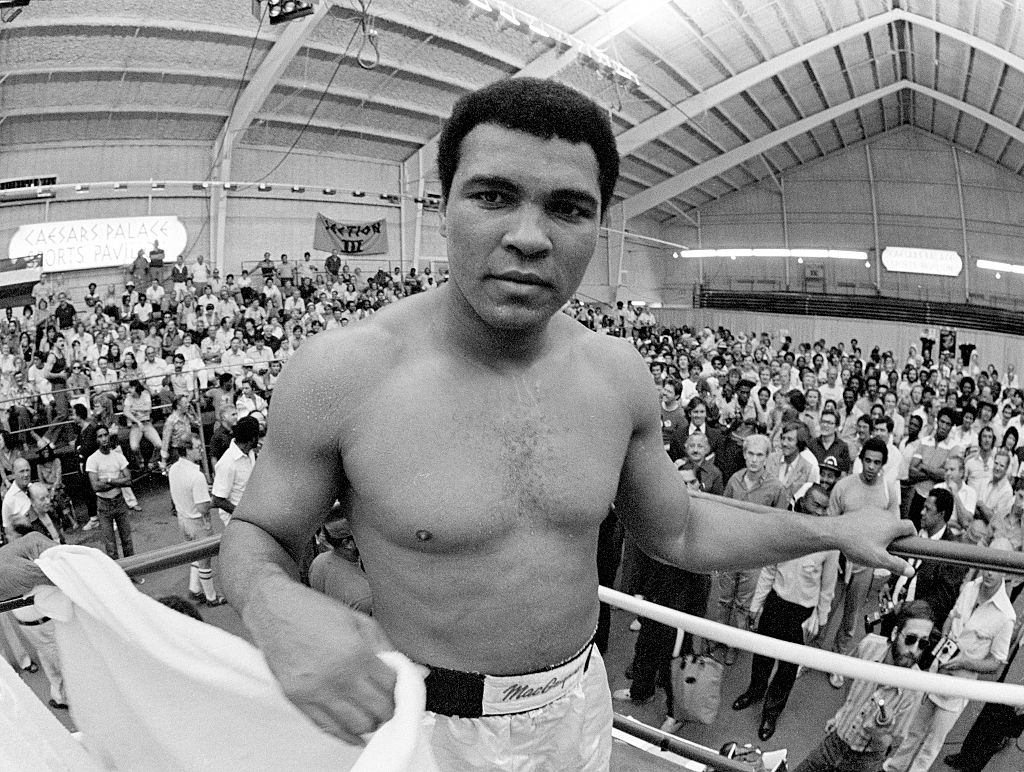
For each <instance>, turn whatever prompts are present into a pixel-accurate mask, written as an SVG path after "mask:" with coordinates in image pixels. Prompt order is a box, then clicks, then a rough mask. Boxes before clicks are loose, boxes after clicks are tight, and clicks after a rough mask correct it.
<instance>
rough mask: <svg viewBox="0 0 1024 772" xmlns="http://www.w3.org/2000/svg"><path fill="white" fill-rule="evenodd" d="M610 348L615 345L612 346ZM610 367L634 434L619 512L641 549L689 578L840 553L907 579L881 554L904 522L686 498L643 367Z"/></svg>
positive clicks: (625, 353) (630, 356)
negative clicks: (693, 573)
mask: <svg viewBox="0 0 1024 772" xmlns="http://www.w3.org/2000/svg"><path fill="white" fill-rule="evenodd" d="M612 345H615V342H612ZM618 349H619V350H618V351H617V352H615V353H614V354H613V357H615V358H616V362H615V363H614V364H612V367H614V368H615V370H616V372H618V373H619V377H620V378H622V380H623V382H622V384H621V385H620V388H622V389H623V394H624V399H626V400H627V409H629V410H630V411H631V413H632V415H633V434H632V437H631V438H630V441H629V447H628V449H627V452H626V458H625V462H624V464H623V467H622V473H621V475H620V478H619V489H618V494H617V496H616V511H617V512H618V513H619V516H620V517H621V518H622V519H623V521H624V522H625V524H626V527H627V528H628V529H629V531H630V533H631V534H632V535H633V536H634V537H635V538H636V539H637V540H638V543H639V545H640V547H641V548H642V549H643V550H644V551H645V552H647V553H648V554H650V555H651V556H652V557H655V558H657V559H660V560H664V561H665V562H669V563H673V564H676V565H679V566H682V567H683V568H686V569H688V570H690V571H696V572H703V573H707V572H710V571H712V570H722V569H727V570H728V569H741V568H754V567H758V566H766V565H771V564H774V563H780V562H782V561H784V560H791V559H793V558H795V557H798V556H800V555H805V554H808V553H811V552H819V551H822V550H829V549H840V550H842V551H843V552H845V553H846V554H847V556H849V557H850V558H851V559H852V560H854V561H856V562H857V563H861V564H864V565H871V566H880V567H884V568H887V569H889V570H890V571H893V572H895V573H900V574H902V573H905V572H906V573H910V572H911V569H910V566H909V564H908V563H907V562H906V561H905V560H902V559H901V558H897V557H895V556H893V555H890V554H889V553H888V552H886V547H887V546H888V545H889V543H890V542H891V541H892V540H893V539H896V538H898V537H900V536H910V535H912V534H913V533H914V527H913V525H911V524H910V523H909V521H896V522H894V521H893V518H892V517H891V515H888V514H886V513H883V512H881V511H870V510H861V511H860V512H858V513H857V514H856V516H854V517H849V516H844V517H837V518H824V517H806V516H804V515H799V514H796V513H793V512H787V511H785V510H780V509H770V508H768V507H761V506H757V505H755V504H749V503H746V502H739V501H732V500H729V499H722V498H718V497H715V496H708V495H707V494H691V493H688V491H687V489H686V486H685V484H684V483H683V481H682V477H681V476H680V475H679V473H678V472H677V471H676V469H675V466H674V465H673V464H672V462H671V460H670V459H669V457H668V455H667V454H666V453H665V450H664V446H663V445H662V442H661V422H660V420H659V419H660V413H659V408H658V399H657V393H656V391H655V389H654V388H653V387H652V386H651V384H650V378H649V376H648V375H647V373H646V368H644V367H643V363H642V361H640V359H639V356H638V355H636V353H635V352H632V351H629V350H626V348H625V347H618Z"/></svg>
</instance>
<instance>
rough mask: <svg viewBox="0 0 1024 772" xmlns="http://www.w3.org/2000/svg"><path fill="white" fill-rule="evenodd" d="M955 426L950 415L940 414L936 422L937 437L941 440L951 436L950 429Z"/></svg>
mask: <svg viewBox="0 0 1024 772" xmlns="http://www.w3.org/2000/svg"><path fill="white" fill-rule="evenodd" d="M952 428H953V419H952V418H950V417H949V416H948V415H942V416H939V417H938V419H937V420H936V422H935V439H936V440H938V441H939V442H941V441H942V440H944V439H946V437H948V436H949V430H950V429H952Z"/></svg>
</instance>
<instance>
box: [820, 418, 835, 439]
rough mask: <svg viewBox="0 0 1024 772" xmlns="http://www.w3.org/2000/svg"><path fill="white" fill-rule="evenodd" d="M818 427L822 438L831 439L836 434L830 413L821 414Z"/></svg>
mask: <svg viewBox="0 0 1024 772" xmlns="http://www.w3.org/2000/svg"><path fill="white" fill-rule="evenodd" d="M818 426H819V427H820V428H821V436H822V437H832V436H833V435H834V434H835V433H836V419H835V416H834V415H832V414H831V413H823V414H822V416H821V420H820V421H819V422H818Z"/></svg>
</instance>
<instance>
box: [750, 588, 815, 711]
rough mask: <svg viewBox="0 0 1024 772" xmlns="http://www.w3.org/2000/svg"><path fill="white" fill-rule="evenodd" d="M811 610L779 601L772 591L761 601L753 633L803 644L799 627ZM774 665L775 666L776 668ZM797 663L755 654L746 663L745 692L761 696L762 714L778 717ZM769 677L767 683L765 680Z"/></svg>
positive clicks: (791, 683) (784, 705)
mask: <svg viewBox="0 0 1024 772" xmlns="http://www.w3.org/2000/svg"><path fill="white" fill-rule="evenodd" d="M813 613H815V610H814V609H813V608H804V607H803V606H798V605H797V604H796V603H790V602H789V601H788V600H783V599H782V598H780V597H779V596H778V595H776V594H775V590H772V591H771V592H769V593H768V598H767V599H766V600H765V602H764V610H763V611H762V612H761V621H760V623H759V624H758V626H757V632H758V633H760V634H761V635H767V636H768V637H769V638H775V639H777V640H780V641H789V642H790V643H803V642H804V631H803V628H801V627H800V625H802V624H803V623H804V622H805V621H807V618H808V617H810V615H811V614H813ZM776 665H777V667H776ZM773 668H775V677H774V678H772V669H773ZM796 671H797V666H796V665H794V664H793V663H791V662H782V661H781V660H775V659H772V658H771V657H765V656H764V655H762V654H755V655H754V660H753V662H752V663H751V666H750V686H748V687H747V691H748V692H753V693H754V694H757V695H764V698H765V700H764V707H763V708H762V715H764V716H771V717H773V718H778V716H779V714H780V713H782V710H783V708H785V707H786V701H787V700H788V699H789V693H790V692H791V691H792V690H793V684H794V683H796ZM769 679H770V683H769Z"/></svg>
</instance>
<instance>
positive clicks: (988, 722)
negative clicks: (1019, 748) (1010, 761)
mask: <svg viewBox="0 0 1024 772" xmlns="http://www.w3.org/2000/svg"><path fill="white" fill-rule="evenodd" d="M1021 730H1024V716H1018V715H1017V713H1016V712H1015V711H1014V709H1013V708H1011V707H1010V706H1009V705H996V704H995V703H993V702H989V703H986V704H985V707H984V708H982V709H981V713H979V714H978V718H977V719H975V721H974V726H972V727H971V731H969V732H968V733H967V737H965V738H964V742H963V745H961V746H960V752H959V753H958V754H957V755H958V756H959V757H960V765H959V766H960V769H962V770H964V772H981V770H982V769H984V768H985V765H986V764H988V762H989V761H990V760H991V759H992V757H993V756H994V755H995V754H996V752H997V751H999V749H1000V748H1002V747H1003V738H1005V737H1020V734H1021Z"/></svg>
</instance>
